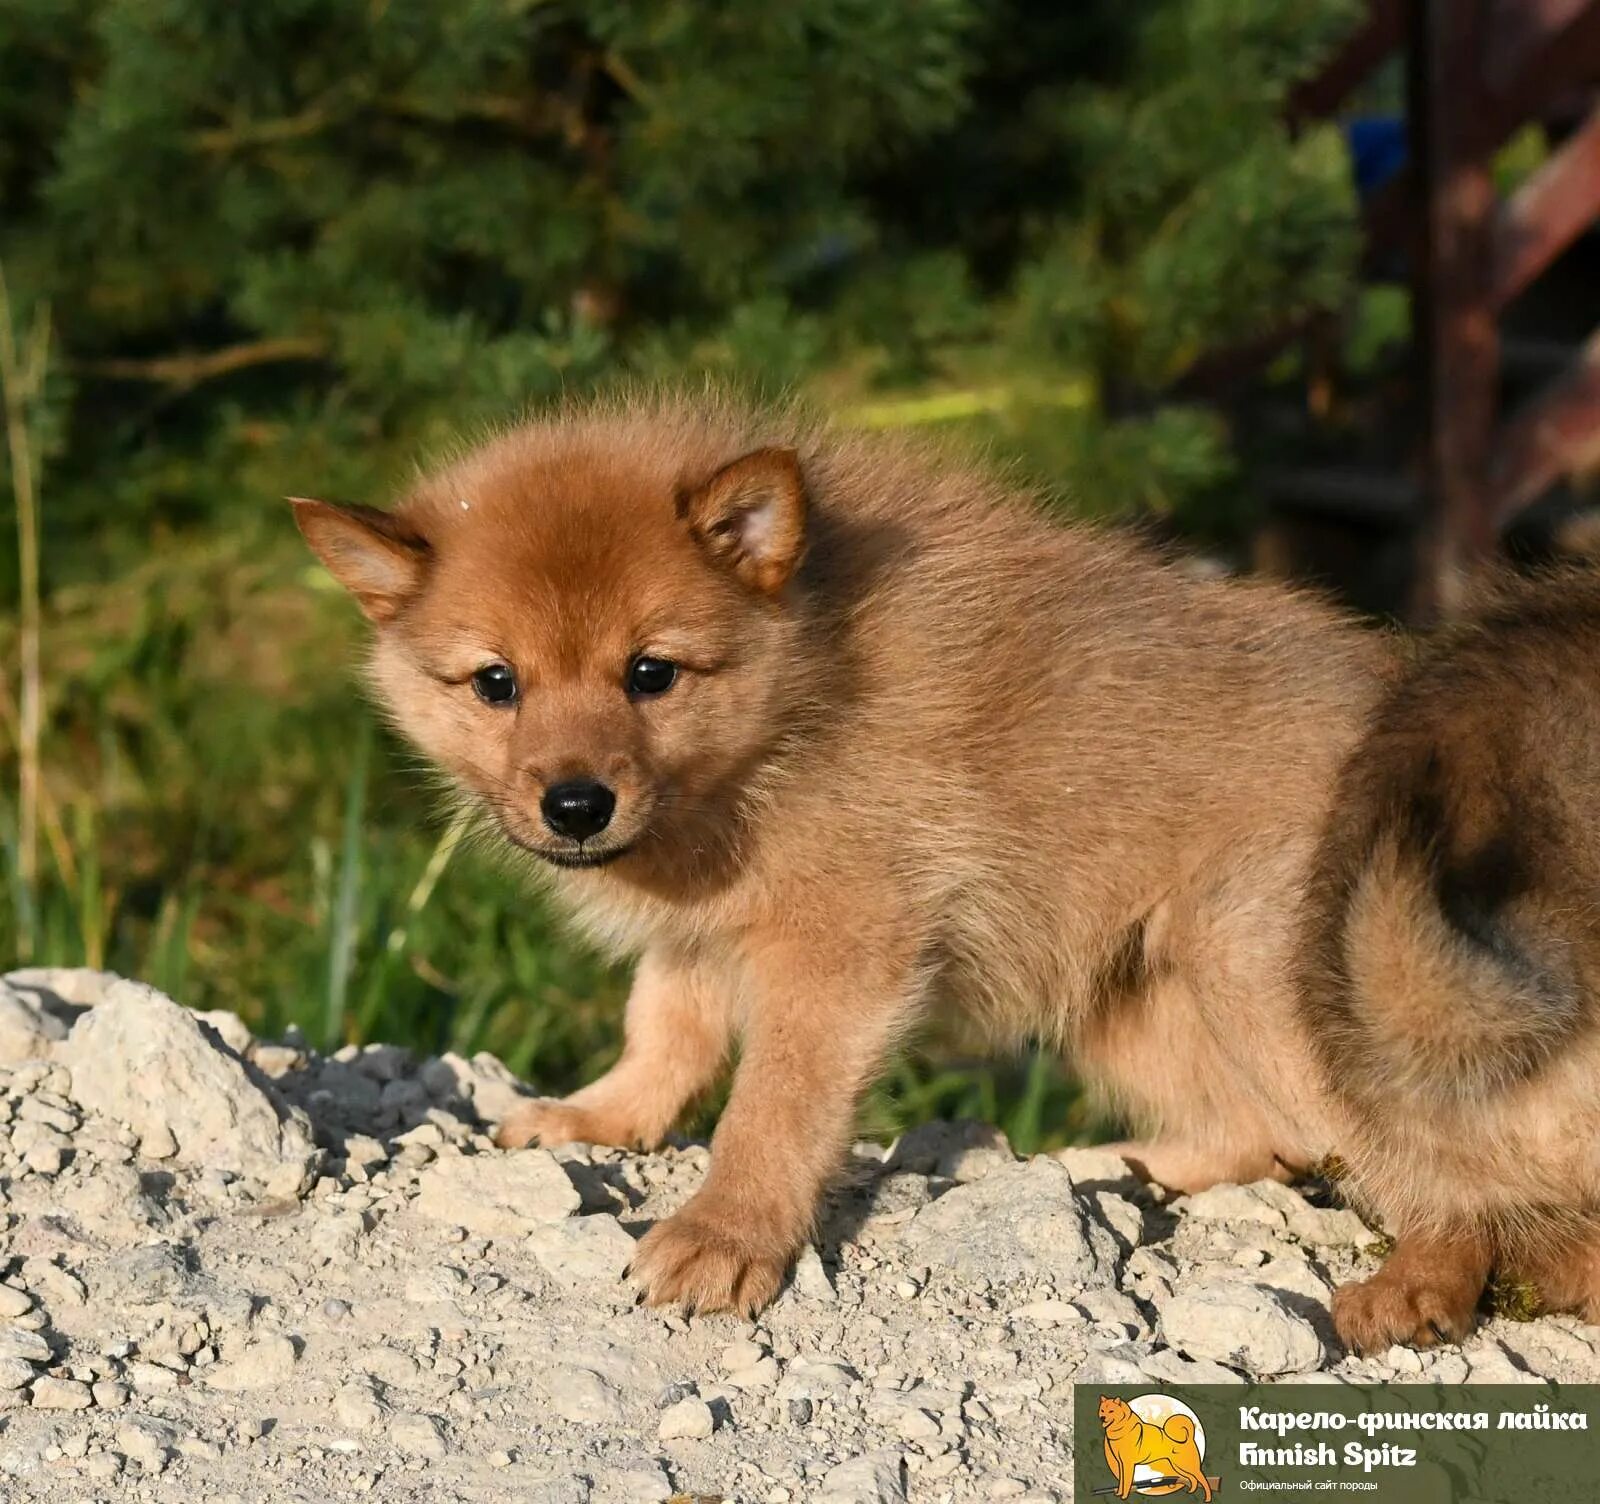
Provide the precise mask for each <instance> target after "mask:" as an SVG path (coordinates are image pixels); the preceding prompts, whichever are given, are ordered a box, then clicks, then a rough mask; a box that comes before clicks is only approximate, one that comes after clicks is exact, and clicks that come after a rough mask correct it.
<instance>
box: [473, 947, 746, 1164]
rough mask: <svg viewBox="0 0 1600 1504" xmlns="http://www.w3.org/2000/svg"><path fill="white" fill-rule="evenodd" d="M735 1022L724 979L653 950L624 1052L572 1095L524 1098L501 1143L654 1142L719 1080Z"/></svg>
mask: <svg viewBox="0 0 1600 1504" xmlns="http://www.w3.org/2000/svg"><path fill="white" fill-rule="evenodd" d="M732 1029H733V1019H732V1006H731V993H730V990H729V989H728V987H727V986H726V985H725V983H723V982H722V980H721V979H720V978H713V977H708V976H706V975H705V974H704V973H703V972H702V971H700V970H699V969H697V968H696V967H694V966H692V965H689V964H684V963H680V962H674V961H671V960H668V959H667V958H666V957H664V956H659V955H656V954H654V953H646V954H645V956H644V957H643V958H642V959H641V960H640V962H639V969H638V971H637V972H636V973H635V975H634V979H633V991H632V992H631V993H630V994H629V995H628V1015H627V1026H626V1036H627V1037H626V1043H625V1044H624V1046H623V1050H622V1058H621V1059H620V1060H619V1061H617V1063H616V1065H614V1066H613V1067H612V1068H611V1069H610V1070H609V1071H607V1072H606V1073H605V1075H603V1076H602V1077H601V1078H600V1079H599V1080H598V1081H594V1082H591V1083H590V1084H589V1085H588V1086H585V1087H583V1088H582V1089H581V1090H580V1091H576V1092H574V1093H573V1094H572V1095H571V1096H570V1097H563V1098H561V1099H560V1100H557V1099H555V1098H550V1097H534V1098H531V1099H530V1100H528V1101H526V1102H519V1103H518V1104H517V1105H516V1106H515V1107H514V1108H512V1110H511V1111H510V1112H508V1113H507V1114H506V1116H505V1119H504V1121H503V1122H501V1124H500V1125H499V1127H498V1128H496V1130H495V1142H496V1143H497V1144H499V1145H500V1147H501V1148H502V1149H520V1148H522V1147H523V1146H524V1145H526V1144H531V1143H536V1142H537V1143H542V1144H564V1143H573V1142H577V1143H585V1144H618V1145H623V1146H630V1147H631V1146H636V1147H640V1148H647V1149H648V1148H653V1147H654V1146H655V1145H656V1144H658V1143H660V1142H661V1140H662V1138H663V1137H664V1136H665V1135H666V1134H667V1133H668V1132H669V1131H670V1130H671V1128H672V1125H673V1124H674V1123H675V1122H677V1120H678V1116H679V1114H680V1113H682V1111H683V1110H684V1108H685V1107H686V1106H688V1104H689V1102H690V1101H691V1100H692V1099H693V1098H694V1097H695V1096H697V1095H698V1094H699V1093H700V1092H702V1091H704V1090H705V1089H706V1088H707V1087H708V1086H710V1085H711V1083H712V1082H713V1081H714V1080H715V1079H716V1076H717V1073H718V1071H720V1070H721V1068H722V1064H723V1062H724V1060H726V1058H727V1054H728V1043H729V1040H730V1038H731V1035H732Z"/></svg>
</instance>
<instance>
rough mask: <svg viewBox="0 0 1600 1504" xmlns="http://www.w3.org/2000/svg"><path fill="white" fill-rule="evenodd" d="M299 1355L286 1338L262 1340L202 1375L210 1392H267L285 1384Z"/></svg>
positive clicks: (266, 1338)
mask: <svg viewBox="0 0 1600 1504" xmlns="http://www.w3.org/2000/svg"><path fill="white" fill-rule="evenodd" d="M298 1356H299V1354H298V1353H297V1352H296V1351H295V1345H294V1343H293V1342H292V1341H291V1340H290V1339H289V1338H288V1337H263V1338H262V1339H261V1340H260V1341H259V1342H253V1343H251V1344H250V1346H249V1347H247V1348H246V1349H245V1350H244V1351H243V1352H242V1353H241V1354H240V1355H239V1357H238V1358H237V1359H235V1360H234V1361H233V1362H232V1363H224V1364H219V1365H218V1366H217V1367H216V1368H213V1369H211V1370H210V1372H209V1373H207V1375H206V1382H207V1383H208V1384H209V1385H210V1386H211V1387H212V1388H213V1389H233V1390H238V1389H267V1388H270V1387H273V1386H275V1385H278V1384H282V1383H284V1382H286V1381H287V1380H288V1378H289V1377H290V1375H292V1374H293V1372H294V1365H295V1362H296V1359H297V1358H298Z"/></svg>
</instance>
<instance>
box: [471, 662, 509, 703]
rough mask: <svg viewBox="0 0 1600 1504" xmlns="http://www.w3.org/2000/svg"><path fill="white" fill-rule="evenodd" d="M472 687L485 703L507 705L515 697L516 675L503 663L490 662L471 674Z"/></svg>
mask: <svg viewBox="0 0 1600 1504" xmlns="http://www.w3.org/2000/svg"><path fill="white" fill-rule="evenodd" d="M472 687H473V688H474V689H475V690H477V692H478V698H479V699H480V700H482V701H483V703H484V704H485V705H509V704H511V702H512V701H513V700H515V699H516V697H517V676H516V675H515V674H514V673H512V672H511V670H510V669H508V668H507V667H506V666H505V664H503V663H490V664H486V665H485V666H484V667H483V668H480V669H479V670H478V672H477V673H475V674H474V675H473V676H472Z"/></svg>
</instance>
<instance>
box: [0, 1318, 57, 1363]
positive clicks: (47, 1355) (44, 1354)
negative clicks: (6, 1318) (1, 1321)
mask: <svg viewBox="0 0 1600 1504" xmlns="http://www.w3.org/2000/svg"><path fill="white" fill-rule="evenodd" d="M0 1358H22V1359H24V1360H26V1361H27V1362H29V1363H48V1362H50V1360H51V1352H50V1344H49V1343H48V1342H46V1341H45V1339H44V1338H43V1337H41V1336H40V1335H39V1334H38V1333H37V1332H34V1331H29V1330H28V1328H27V1327H23V1326H0Z"/></svg>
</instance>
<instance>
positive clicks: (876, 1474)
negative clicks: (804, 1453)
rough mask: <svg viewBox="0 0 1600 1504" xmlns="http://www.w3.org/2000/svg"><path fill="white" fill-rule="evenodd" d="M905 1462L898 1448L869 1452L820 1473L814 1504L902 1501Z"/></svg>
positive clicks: (877, 1503)
mask: <svg viewBox="0 0 1600 1504" xmlns="http://www.w3.org/2000/svg"><path fill="white" fill-rule="evenodd" d="M905 1497H906V1465H905V1459H904V1458H903V1457H902V1456H901V1454H900V1453H899V1452H889V1451H883V1452H868V1453H867V1454H866V1455H865V1456H862V1457H852V1458H850V1459H849V1460H848V1461H846V1462H841V1463H839V1465H838V1466H837V1467H832V1468H829V1469H828V1471H827V1472H826V1473H825V1474H824V1475H823V1479H822V1486H821V1487H820V1488H819V1489H818V1490H817V1494H816V1499H817V1504H904V1501H905Z"/></svg>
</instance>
